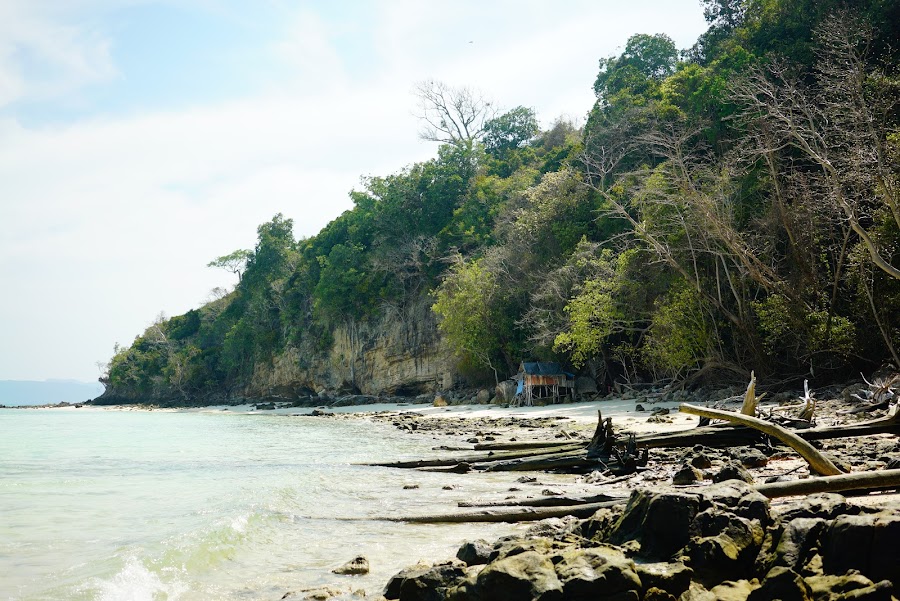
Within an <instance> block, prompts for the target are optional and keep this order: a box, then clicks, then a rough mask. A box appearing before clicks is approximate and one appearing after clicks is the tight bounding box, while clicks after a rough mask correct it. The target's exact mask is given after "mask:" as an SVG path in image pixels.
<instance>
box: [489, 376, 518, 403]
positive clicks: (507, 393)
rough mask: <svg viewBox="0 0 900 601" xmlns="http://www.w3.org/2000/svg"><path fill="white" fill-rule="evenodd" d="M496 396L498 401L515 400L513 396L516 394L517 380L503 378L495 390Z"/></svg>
mask: <svg viewBox="0 0 900 601" xmlns="http://www.w3.org/2000/svg"><path fill="white" fill-rule="evenodd" d="M494 396H495V397H496V402H497V403H508V402H510V401H511V400H513V397H515V396H516V381H515V380H503V381H502V382H500V383H499V384H497V388H496V389H495V390H494Z"/></svg>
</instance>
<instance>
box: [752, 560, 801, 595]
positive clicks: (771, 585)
mask: <svg viewBox="0 0 900 601" xmlns="http://www.w3.org/2000/svg"><path fill="white" fill-rule="evenodd" d="M773 599H779V600H780V601H813V596H812V590H811V589H810V588H809V585H808V584H806V582H805V581H804V580H803V578H802V577H801V576H800V574H798V573H797V572H795V571H794V570H792V569H790V568H785V567H782V566H775V567H774V568H772V569H771V570H769V573H768V574H766V578H765V580H763V582H762V585H761V586H760V587H759V588H757V589H755V590H754V591H753V592H751V593H750V596H749V597H747V600H748V601H772V600H773Z"/></svg>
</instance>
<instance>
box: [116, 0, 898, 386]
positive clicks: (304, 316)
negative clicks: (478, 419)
mask: <svg viewBox="0 0 900 601" xmlns="http://www.w3.org/2000/svg"><path fill="white" fill-rule="evenodd" d="M702 4H703V7H704V12H705V15H706V18H707V21H708V22H709V29H708V30H707V32H706V33H704V34H703V35H702V36H701V37H700V39H699V40H698V41H697V44H696V45H695V46H694V47H693V48H692V49H690V50H689V51H687V52H686V53H683V54H682V55H681V56H682V57H683V60H681V61H679V52H678V50H677V48H676V47H675V45H674V43H673V42H672V40H671V39H670V38H668V37H667V36H665V35H662V34H658V35H646V34H639V35H634V36H632V37H631V38H629V40H628V43H627V44H626V47H625V49H624V51H623V52H622V53H621V54H620V55H619V56H614V57H608V58H605V59H602V60H601V61H600V69H599V72H598V73H597V75H596V79H595V81H594V91H595V93H596V95H597V100H596V102H595V104H594V106H593V107H584V108H590V113H589V115H588V119H587V122H586V123H585V125H584V128H583V129H582V128H579V127H576V126H575V125H574V124H572V123H570V122H568V121H566V120H563V119H560V120H557V121H556V122H555V123H554V124H553V125H552V126H551V127H550V128H549V129H548V130H547V131H543V132H541V131H539V128H538V122H537V118H536V115H535V114H534V112H533V111H532V110H531V109H528V108H525V107H522V106H519V107H517V108H515V109H513V110H511V111H509V112H507V113H505V114H503V115H500V116H498V117H495V118H493V119H487V120H486V121H484V119H485V118H486V117H487V115H488V113H487V110H486V109H487V106H488V105H486V104H485V103H484V101H483V100H482V99H480V97H478V96H477V95H475V94H474V93H472V92H471V91H469V90H464V89H450V88H448V87H446V86H443V85H441V84H434V83H432V84H431V85H430V86H428V87H426V88H424V89H423V90H420V91H421V92H424V93H428V94H431V96H429V98H431V99H432V100H434V99H436V98H438V96H434V94H438V95H440V94H444V97H450V96H448V95H455V96H456V97H458V98H459V99H461V100H462V101H464V102H465V103H466V104H464V105H463V106H462V108H463V109H468V112H466V110H463V111H461V112H460V111H456V112H454V111H452V110H451V111H449V112H447V111H444V112H443V113H441V112H440V111H438V112H437V113H432V116H434V117H435V120H434V121H433V122H432V123H431V124H430V125H431V127H432V129H433V131H434V132H436V136H434V137H436V138H437V139H447V140H450V142H451V143H450V144H446V145H444V146H441V147H440V148H439V149H438V151H437V154H436V156H434V157H433V158H432V159H430V160H427V161H423V162H419V163H415V164H412V165H409V166H407V167H406V168H404V169H401V170H399V171H397V172H395V173H393V174H389V175H383V176H371V177H366V178H364V179H363V180H362V184H361V186H360V187H359V189H357V190H354V191H352V192H351V193H350V196H351V199H352V201H353V208H352V209H350V210H348V211H346V212H344V213H343V214H342V215H340V216H339V217H338V218H336V219H335V220H333V221H332V222H331V223H329V224H328V225H327V226H326V227H325V228H323V229H322V231H321V232H319V233H318V234H317V235H315V236H313V237H311V238H307V239H304V240H300V241H296V240H295V239H294V237H293V232H292V229H293V223H292V221H291V220H290V219H288V218H285V217H284V216H283V215H282V214H278V215H276V216H275V217H274V218H273V219H272V220H270V221H269V222H267V223H264V224H262V225H260V226H259V228H258V230H257V234H258V240H257V244H256V245H255V247H254V249H253V250H252V251H249V250H237V251H235V252H233V253H230V254H227V255H224V256H222V257H218V258H216V259H214V260H213V261H211V262H210V264H209V265H210V266H212V267H218V268H224V269H228V270H229V271H232V272H234V273H236V274H237V275H238V276H239V280H240V281H239V284H238V286H237V287H236V288H235V290H234V291H233V292H231V293H230V294H229V295H227V296H225V297H224V298H220V299H218V300H216V301H214V302H212V303H209V304H207V305H205V306H203V307H200V308H199V309H195V310H192V311H189V312H187V313H186V314H184V315H181V316H177V317H173V318H171V319H169V320H163V321H159V322H158V323H156V324H154V325H153V326H151V327H150V328H148V329H147V331H145V332H144V333H143V334H142V335H141V336H138V337H137V338H136V339H135V341H134V343H133V344H132V345H131V346H130V347H129V348H126V349H118V348H117V349H116V353H115V356H114V357H113V358H112V360H111V361H110V365H109V373H108V374H107V376H106V380H107V381H108V382H109V383H110V385H112V386H114V387H116V388H118V389H120V390H127V391H130V392H131V393H133V394H134V395H138V396H141V395H143V396H147V397H150V396H153V395H156V396H157V397H159V396H162V395H169V396H172V397H177V398H181V399H191V398H199V397H203V396H204V395H209V394H213V393H216V392H221V391H224V390H230V391H237V390H241V389H242V387H244V386H246V385H247V384H248V383H249V382H250V381H251V378H252V377H253V374H254V373H265V371H266V369H267V368H270V367H271V365H272V363H273V362H274V361H275V359H276V358H278V357H279V356H282V354H283V353H287V352H289V351H290V352H291V353H293V354H292V355H291V356H301V357H303V360H304V361H311V360H313V358H314V357H315V356H316V354H319V353H323V352H326V351H327V350H329V348H330V345H331V343H332V342H333V328H334V327H335V326H336V325H337V324H344V325H349V326H352V327H356V326H358V325H361V324H364V323H365V324H367V325H371V326H373V327H374V326H375V325H377V323H378V320H380V319H382V318H384V316H385V315H388V314H395V313H394V312H395V311H396V310H397V309H399V308H403V307H407V306H412V305H413V303H416V304H418V303H422V302H423V301H424V300H425V299H427V298H428V295H429V294H431V295H433V297H432V298H433V310H434V312H435V314H436V315H437V316H438V317H439V323H440V325H439V328H440V332H441V334H442V336H443V337H444V338H445V340H446V341H447V343H448V344H450V346H451V347H452V348H453V349H454V350H455V351H456V353H457V356H458V357H459V359H460V362H461V366H462V367H463V369H469V370H470V372H471V373H475V372H477V371H479V370H481V371H483V370H484V369H485V368H488V369H494V370H496V371H497V373H498V374H499V372H501V371H504V370H507V369H514V368H515V366H517V365H518V362H519V361H520V360H522V359H523V358H542V359H555V360H561V361H563V362H569V363H571V364H574V365H576V366H582V365H590V366H591V369H592V370H594V369H595V368H597V367H598V366H599V365H601V364H614V365H621V366H622V367H623V368H624V369H626V370H628V372H629V377H632V376H637V377H642V376H643V377H652V376H660V375H665V376H669V377H685V376H687V375H689V374H691V373H692V372H695V371H696V370H699V369H701V368H703V367H704V366H707V365H720V366H726V367H728V368H730V371H732V372H733V373H737V372H740V371H749V370H750V369H755V370H756V371H757V373H758V374H760V375H761V376H764V375H765V374H766V373H768V374H775V373H778V374H779V375H785V376H789V375H796V374H797V373H800V372H804V373H805V372H807V371H809V369H811V368H813V367H815V369H816V370H819V369H821V368H823V367H825V368H827V369H832V370H836V372H835V373H840V370H844V371H847V370H850V369H853V370H857V369H865V368H868V367H872V366H874V365H878V364H880V363H881V362H883V361H885V360H888V359H890V358H896V347H897V346H898V344H897V339H898V336H900V319H898V317H897V316H898V315H900V282H898V281H896V280H894V279H892V278H890V277H888V276H886V275H885V273H884V272H880V271H877V270H873V269H872V267H873V265H872V261H871V259H870V257H869V254H868V253H867V251H866V247H865V245H864V243H863V241H862V240H861V238H860V235H859V232H858V231H856V230H853V229H849V227H848V224H847V216H846V215H845V214H842V213H841V212H840V211H839V210H838V211H836V210H835V209H836V204H835V203H836V201H835V198H836V196H837V195H838V193H843V194H845V195H847V196H848V198H849V199H850V201H851V202H853V203H855V204H854V205H853V207H852V208H853V209H854V210H856V211H857V213H858V215H859V224H860V228H862V229H863V230H864V231H865V232H866V233H867V234H868V235H869V237H870V242H871V243H872V244H874V245H875V246H877V248H878V249H879V250H880V252H881V253H882V254H883V256H884V258H885V260H886V261H888V262H889V263H891V264H893V265H897V264H900V219H898V218H897V217H896V215H895V214H900V212H898V211H895V209H896V206H895V205H894V204H891V199H894V198H896V194H895V193H894V192H892V191H895V190H896V189H900V186H898V185H897V181H898V180H900V169H898V167H897V165H898V164H900V150H898V148H900V134H897V133H896V132H897V131H898V125H900V123H898V121H900V119H898V116H897V113H896V111H895V110H893V109H890V110H881V111H880V112H879V111H875V109H874V108H873V107H875V105H874V104H872V103H874V102H875V101H879V102H881V101H884V100H885V99H887V100H891V99H893V98H895V97H896V88H897V84H896V81H895V76H894V73H895V72H896V65H897V62H898V59H900V46H897V45H896V44H894V43H893V42H895V41H896V39H898V38H900V4H898V3H896V2H881V1H880V0H864V1H861V2H857V3H854V4H853V15H854V19H855V18H860V19H863V20H865V21H867V22H869V23H871V24H873V25H874V27H875V33H874V35H873V37H872V41H871V49H872V53H871V54H870V55H866V57H865V58H864V60H865V61H868V62H867V63H866V65H865V69H864V70H863V71H864V73H865V74H867V75H868V76H869V78H868V79H866V80H865V82H864V85H863V86H862V87H861V90H862V92H861V93H860V94H858V95H857V96H858V98H856V101H855V102H857V105H854V106H855V107H856V108H853V110H835V106H837V104H835V103H839V102H840V101H841V98H839V94H838V92H840V91H841V90H844V89H849V88H841V87H840V86H839V85H834V86H830V87H828V86H824V85H823V84H822V83H821V82H822V81H826V80H827V71H828V69H829V68H830V69H832V71H831V72H832V73H833V72H834V69H836V68H838V67H840V65H841V64H843V63H840V62H839V61H830V62H824V63H823V62H822V58H821V57H822V54H821V50H820V48H819V47H818V46H817V44H818V43H819V42H818V41H817V39H818V38H816V36H815V35H814V33H813V32H814V30H815V28H816V27H817V26H818V25H819V24H821V23H823V22H824V21H825V20H826V19H827V18H828V15H830V14H831V13H833V12H834V11H835V9H836V8H838V7H839V5H842V4H843V3H842V2H840V0H825V1H823V2H818V1H816V0H796V1H795V0H790V1H788V0H702ZM848 22H849V21H848ZM767 64H774V65H785V64H790V69H788V70H789V71H790V72H791V73H796V74H797V78H796V82H793V83H796V87H794V88H789V86H788V83H792V82H788V81H787V79H786V78H784V77H781V78H780V79H779V78H778V77H774V76H772V72H771V71H768V72H767V71H765V70H763V69H762V67H763V66H765V65H767ZM750 72H752V73H756V74H760V73H762V74H763V75H765V76H766V77H768V79H767V80H766V81H767V82H768V84H769V85H770V88H768V89H769V90H770V91H771V96H769V98H770V99H771V98H773V97H775V98H785V99H790V100H792V101H795V102H797V103H800V102H801V101H802V102H806V103H807V104H805V105H803V106H801V105H800V104H797V105H796V107H798V110H800V109H802V110H803V111H807V112H806V113H804V114H806V115H809V116H811V120H812V121H816V122H818V120H823V118H822V117H823V116H826V117H828V118H827V119H824V122H827V123H828V128H826V129H822V130H821V131H818V130H817V133H819V134H821V135H818V137H815V138H807V139H808V140H810V141H812V142H814V143H815V144H817V145H821V149H820V150H821V151H822V156H824V157H826V158H827V159H828V161H827V164H823V163H815V161H811V160H810V159H809V156H808V155H809V152H807V151H805V150H803V149H802V148H800V146H802V144H801V143H800V142H799V141H798V139H797V138H793V139H792V141H789V143H783V142H784V140H780V139H776V137H775V136H774V134H773V128H776V124H775V123H774V122H773V121H772V120H771V119H770V120H766V119H764V118H763V116H762V115H763V114H764V113H765V110H766V109H767V105H765V103H763V104H757V105H753V104H752V102H750V101H748V98H747V97H743V98H742V97H741V96H740V94H739V93H738V91H739V89H740V85H741V84H742V83H744V84H745V83H746V82H747V81H748V73H750ZM764 79H765V78H764ZM838 83H840V82H838ZM814 86H819V87H817V88H815V89H817V90H821V93H820V94H810V93H809V92H808V90H810V89H813V88H814ZM753 97H754V98H756V99H757V100H761V99H765V98H766V95H765V94H759V95H756V96H753ZM810 99H812V100H810ZM828 102H830V103H832V105H826V103H828ZM430 106H431V108H432V109H434V108H435V105H434V104H433V103H432V105H430ZM792 106H793V105H792ZM860 106H862V108H861V109H860ZM879 106H882V107H886V106H887V107H889V106H890V103H882V104H881V105H879ZM858 109H859V110H858ZM580 110H581V109H578V108H577V107H573V111H576V112H580ZM854 111H856V112H854ZM798 114H799V113H798ZM861 114H865V115H870V116H871V115H875V116H877V118H875V117H872V118H857V117H855V116H854V115H861ZM470 118H471V121H470V120H469V119H470ZM854 119H855V120H856V121H854ZM848 123H849V124H851V125H852V124H853V123H856V125H857V126H860V127H856V129H853V128H852V127H850V128H849V129H848V127H849V126H848ZM868 125H872V126H873V128H869V129H868V130H866V132H869V133H866V132H864V131H863V129H865V128H862V127H861V126H867V127H868ZM470 126H471V127H470ZM841 127H843V128H845V130H846V131H848V132H850V133H853V132H854V131H856V132H857V133H858V132H863V133H864V134H865V136H869V137H866V138H865V139H866V140H869V141H870V142H866V143H865V144H860V143H858V140H860V139H863V138H862V137H859V136H857V138H854V137H853V136H851V135H844V134H843V133H842V131H844V130H840V129H839V128H841ZM877 128H881V129H878V132H886V134H885V135H882V133H878V135H877V136H875V137H874V138H872V137H871V131H875V129H877ZM776 129H777V128H776ZM860 135H862V134H860ZM841 136H843V137H841ZM851 148H852V149H853V151H852V152H850V150H849V149H851ZM872 152H876V153H880V154H878V160H875V161H873V160H871V157H872V156H874V155H873V154H872ZM804 153H805V154H804ZM829 166H830V167H832V168H834V172H831V171H829V169H828V167H829ZM873 166H874V167H873ZM875 167H877V168H875ZM823 171H824V172H827V174H828V177H830V178H831V180H828V179H827V178H826V177H825V176H823V175H822V173H823ZM837 208H839V207H837ZM448 257H456V258H457V260H455V261H448ZM616 369H618V367H617V368H616ZM704 373H705V372H704Z"/></svg>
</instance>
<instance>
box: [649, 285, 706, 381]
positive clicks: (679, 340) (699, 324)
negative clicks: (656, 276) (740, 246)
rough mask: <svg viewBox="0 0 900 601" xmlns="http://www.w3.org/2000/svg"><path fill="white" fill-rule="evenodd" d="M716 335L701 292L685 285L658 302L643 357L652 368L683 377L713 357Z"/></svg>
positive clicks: (677, 287) (675, 288)
mask: <svg viewBox="0 0 900 601" xmlns="http://www.w3.org/2000/svg"><path fill="white" fill-rule="evenodd" d="M712 344H713V333H712V331H711V330H710V328H709V324H708V313H707V311H706V310H705V309H704V307H703V306H702V304H701V299H700V298H699V296H698V295H697V292H696V291H695V290H694V289H692V288H691V287H690V286H688V285H687V284H686V283H684V282H681V283H679V284H678V285H676V286H674V287H673V288H672V289H671V290H669V292H668V293H667V294H666V295H665V296H664V297H663V298H661V299H660V301H659V302H658V303H657V307H656V310H655V311H654V312H653V318H652V323H651V324H650V329H649V330H648V332H647V340H646V342H645V343H644V347H643V355H644V358H645V359H646V361H647V363H648V364H649V366H650V367H651V368H653V369H654V370H656V371H658V372H659V373H662V374H664V375H666V376H668V377H672V378H679V377H683V376H684V375H685V374H687V373H689V372H691V371H693V370H696V369H699V368H700V367H702V366H703V364H704V362H705V360H706V359H707V358H708V357H709V356H710V355H711V353H710V350H711V345H712Z"/></svg>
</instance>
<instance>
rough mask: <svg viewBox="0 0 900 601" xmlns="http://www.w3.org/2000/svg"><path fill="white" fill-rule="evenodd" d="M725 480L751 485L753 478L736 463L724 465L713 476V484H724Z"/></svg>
mask: <svg viewBox="0 0 900 601" xmlns="http://www.w3.org/2000/svg"><path fill="white" fill-rule="evenodd" d="M726 480H740V481H741V482H746V483H747V484H753V476H752V475H751V474H750V472H748V471H747V470H746V469H744V466H743V465H741V464H740V463H738V462H736V461H732V462H730V463H727V464H725V465H724V466H723V467H722V469H720V470H719V471H718V473H716V475H715V476H713V482H725V481H726Z"/></svg>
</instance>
